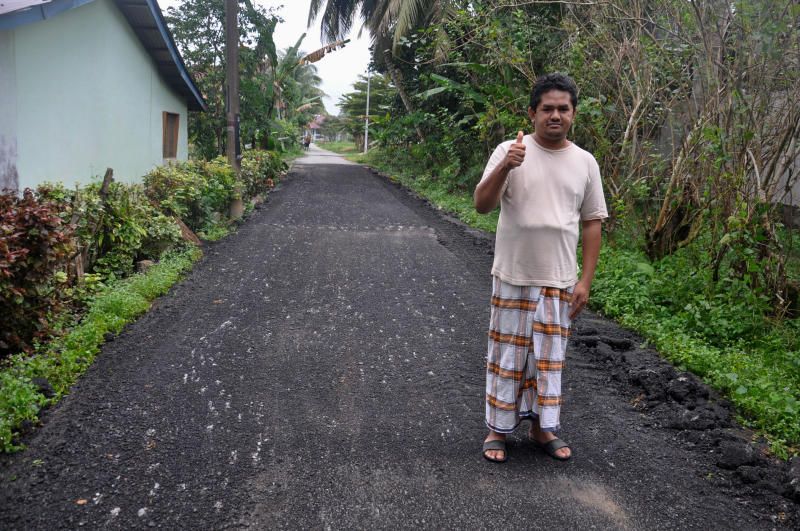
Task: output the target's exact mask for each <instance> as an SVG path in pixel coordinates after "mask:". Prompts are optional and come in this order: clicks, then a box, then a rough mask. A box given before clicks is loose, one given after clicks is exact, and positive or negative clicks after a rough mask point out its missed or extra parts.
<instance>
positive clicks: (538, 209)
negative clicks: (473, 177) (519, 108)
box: [482, 135, 608, 288]
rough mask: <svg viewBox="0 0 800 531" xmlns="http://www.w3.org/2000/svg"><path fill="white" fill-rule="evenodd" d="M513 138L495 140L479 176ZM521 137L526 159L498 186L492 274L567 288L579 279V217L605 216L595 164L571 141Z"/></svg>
mask: <svg viewBox="0 0 800 531" xmlns="http://www.w3.org/2000/svg"><path fill="white" fill-rule="evenodd" d="M514 141H515V140H510V141H508V142H503V143H502V144H500V145H499V146H497V148H496V149H495V150H494V153H492V156H491V158H490V159H489V162H488V163H487V164H486V169H485V170H484V171H483V179H486V178H488V177H489V174H490V173H492V170H494V168H495V166H497V165H498V164H500V162H502V160H503V159H504V158H505V156H506V153H507V152H508V149H509V146H510V145H511V143H512V142H514ZM523 142H524V143H525V160H523V162H522V164H521V165H520V166H519V167H517V168H514V169H513V170H511V171H510V172H509V173H508V178H507V179H506V182H505V184H504V186H503V195H502V197H501V199H500V220H499V222H498V224H497V236H496V241H495V250H494V265H493V266H492V274H493V275H495V276H497V277H499V278H500V279H501V280H503V281H504V282H508V283H509V284H515V285H519V286H550V287H554V288H567V287H570V286H573V285H574V284H575V283H576V282H577V281H578V264H577V257H576V251H577V247H578V229H579V224H580V221H581V220H584V221H585V220H590V219H603V218H607V217H608V212H607V210H606V201H605V198H604V197H603V184H602V182H601V180H600V168H599V167H598V165H597V161H596V160H595V159H594V157H593V156H592V154H591V153H589V152H588V151H585V150H583V149H581V148H579V147H578V146H576V145H575V144H572V143H570V145H569V146H568V147H565V148H563V149H557V150H553V149H546V148H544V147H542V146H540V145H539V144H538V143H537V142H536V141H535V140H534V139H533V136H532V135H526V136H525V137H524V139H523ZM483 179H482V180H483Z"/></svg>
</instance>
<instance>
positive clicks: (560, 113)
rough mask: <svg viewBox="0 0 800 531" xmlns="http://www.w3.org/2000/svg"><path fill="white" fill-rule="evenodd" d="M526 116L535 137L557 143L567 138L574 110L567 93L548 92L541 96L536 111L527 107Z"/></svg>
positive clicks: (558, 91) (560, 91) (561, 91)
mask: <svg viewBox="0 0 800 531" xmlns="http://www.w3.org/2000/svg"><path fill="white" fill-rule="evenodd" d="M528 116H529V117H530V119H531V121H532V122H533V127H534V131H535V134H536V135H538V136H540V138H542V139H543V140H547V141H549V142H559V141H562V140H564V139H565V138H566V137H567V133H568V132H569V128H570V127H571V126H572V121H573V120H574V119H575V108H574V107H573V106H572V99H571V97H570V94H569V92H565V91H563V90H550V91H548V92H545V93H544V94H542V99H541V100H540V101H539V106H538V107H537V108H536V109H532V108H530V107H528Z"/></svg>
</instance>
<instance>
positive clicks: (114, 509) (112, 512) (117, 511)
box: [111, 507, 121, 517]
mask: <svg viewBox="0 0 800 531" xmlns="http://www.w3.org/2000/svg"><path fill="white" fill-rule="evenodd" d="M120 511H121V509H120V508H119V507H114V508H113V509H111V516H114V517H116V516H119V512H120Z"/></svg>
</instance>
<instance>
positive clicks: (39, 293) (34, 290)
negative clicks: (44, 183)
mask: <svg viewBox="0 0 800 531" xmlns="http://www.w3.org/2000/svg"><path fill="white" fill-rule="evenodd" d="M63 209H64V205H63V204H61V203H59V202H57V201H56V200H54V199H48V198H41V197H38V196H37V194H36V193H34V192H33V191H31V190H29V189H26V190H25V191H24V192H23V194H22V197H18V196H17V195H16V194H15V193H3V194H0V315H2V316H3V319H2V327H1V328H0V357H3V356H6V355H8V354H9V353H11V352H16V351H20V350H25V351H29V350H31V348H32V345H33V342H34V341H35V340H41V339H44V338H46V337H47V336H48V335H49V334H50V332H51V330H50V325H49V320H50V316H51V314H52V313H54V312H56V311H57V310H58V309H59V308H60V307H61V306H62V304H63V302H64V301H63V294H62V291H61V290H60V289H59V288H60V284H62V283H63V281H64V280H65V277H63V276H62V277H57V276H56V272H58V271H61V272H62V273H63V272H65V271H66V268H67V263H68V260H69V257H70V254H71V252H72V250H73V248H74V244H73V234H74V233H73V228H72V227H71V226H70V225H69V224H67V223H65V222H64V221H63V220H62V219H61V217H60V216H59V214H60V212H61V211H62V210H63Z"/></svg>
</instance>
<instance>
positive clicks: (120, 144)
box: [0, 0, 188, 190]
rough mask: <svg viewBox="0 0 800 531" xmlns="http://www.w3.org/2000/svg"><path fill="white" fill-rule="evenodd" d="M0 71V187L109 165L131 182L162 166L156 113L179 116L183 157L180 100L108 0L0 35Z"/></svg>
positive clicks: (80, 174)
mask: <svg viewBox="0 0 800 531" xmlns="http://www.w3.org/2000/svg"><path fill="white" fill-rule="evenodd" d="M0 72H4V75H3V76H2V77H3V78H4V80H3V81H0V157H4V162H5V165H3V164H0V187H2V186H3V185H5V187H14V186H13V183H10V181H11V180H12V179H14V178H15V177H14V174H16V179H17V183H16V188H17V189H19V190H22V189H24V188H26V187H35V186H36V185H37V184H39V183H41V182H44V181H61V182H63V183H65V184H67V185H68V186H70V185H73V184H74V183H78V182H80V183H86V182H90V181H91V180H92V178H95V177H98V176H100V177H101V176H102V175H103V174H104V173H105V170H106V168H108V167H111V168H113V169H114V177H115V179H116V180H117V181H125V182H134V181H138V180H140V179H141V177H142V176H143V175H144V174H145V173H147V172H148V171H149V170H150V169H151V168H153V167H154V166H158V165H161V164H163V163H164V159H163V158H162V154H163V145H162V142H163V112H165V111H166V112H171V113H175V114H179V115H180V119H179V129H180V131H179V137H178V154H177V158H178V159H186V158H187V152H188V150H187V106H186V103H185V102H184V101H183V100H182V99H181V98H180V97H179V96H178V95H177V94H176V93H175V92H173V91H172V89H171V88H169V87H168V86H167V85H166V83H164V81H163V80H162V78H161V77H160V76H159V75H158V72H157V70H156V67H155V64H154V62H153V60H152V59H151V57H150V56H149V55H148V53H147V52H146V50H145V49H144V47H143V46H142V44H141V42H140V41H139V40H138V38H137V37H136V35H135V34H134V32H133V30H132V29H131V27H130V25H129V24H128V22H127V21H126V20H125V18H124V17H123V15H122V14H121V13H120V11H119V10H118V9H117V8H116V6H115V5H114V4H113V3H112V2H111V1H110V0H97V1H95V2H91V3H89V4H86V5H83V6H81V7H78V8H75V9H72V10H70V11H67V12H65V13H61V14H59V15H57V16H55V17H53V18H51V19H48V20H44V21H41V22H36V23H32V24H28V25H25V26H21V27H18V28H16V29H14V30H9V31H0ZM2 89H5V90H2ZM14 154H15V160H14V158H12V155H14ZM12 166H13V167H12ZM9 184H11V186H9Z"/></svg>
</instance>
